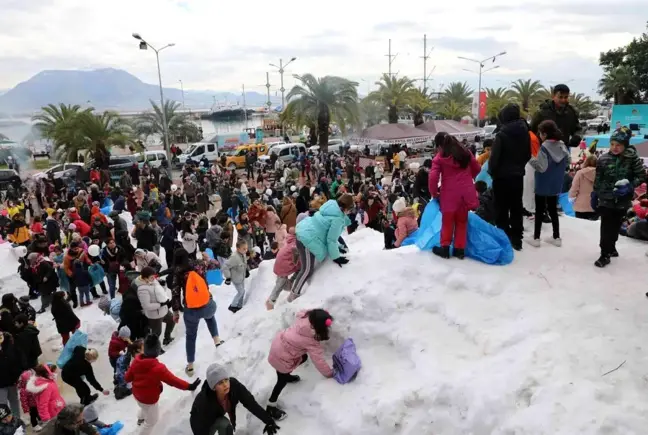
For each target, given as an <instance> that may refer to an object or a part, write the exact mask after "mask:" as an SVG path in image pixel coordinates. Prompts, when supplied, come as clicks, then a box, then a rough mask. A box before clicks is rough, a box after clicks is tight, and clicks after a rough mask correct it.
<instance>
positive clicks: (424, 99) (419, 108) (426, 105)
mask: <svg viewBox="0 0 648 435" xmlns="http://www.w3.org/2000/svg"><path fill="white" fill-rule="evenodd" d="M409 106H410V107H409V108H410V111H411V112H412V117H413V118H414V127H418V126H419V125H421V124H423V122H424V121H425V120H424V119H423V114H424V113H425V112H429V111H430V110H432V108H433V105H432V100H431V99H430V96H429V95H427V93H425V92H424V91H422V90H420V89H414V90H413V91H412V94H411V96H410V105H409Z"/></svg>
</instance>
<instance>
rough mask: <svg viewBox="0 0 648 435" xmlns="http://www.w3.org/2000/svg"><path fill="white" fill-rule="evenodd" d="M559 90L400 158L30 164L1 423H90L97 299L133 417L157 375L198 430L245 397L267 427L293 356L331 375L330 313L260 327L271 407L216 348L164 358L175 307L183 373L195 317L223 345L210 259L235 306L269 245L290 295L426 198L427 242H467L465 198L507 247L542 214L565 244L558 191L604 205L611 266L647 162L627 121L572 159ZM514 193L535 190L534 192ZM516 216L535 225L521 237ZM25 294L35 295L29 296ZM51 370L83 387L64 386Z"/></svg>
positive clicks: (582, 212) (66, 426)
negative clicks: (266, 338)
mask: <svg viewBox="0 0 648 435" xmlns="http://www.w3.org/2000/svg"><path fill="white" fill-rule="evenodd" d="M568 95H569V89H567V88H566V87H565V86H564V85H561V86H556V87H555V88H554V99H553V101H549V102H547V103H545V105H543V107H542V110H540V111H539V112H538V114H537V115H536V117H535V118H534V119H533V121H532V122H531V124H530V125H529V124H527V122H526V120H525V119H523V118H522V116H521V111H520V108H519V107H518V106H517V105H515V104H509V105H507V106H505V107H504V108H503V109H502V111H501V112H500V114H499V121H500V124H499V126H498V128H497V130H496V133H495V138H494V139H493V140H487V141H484V143H483V150H482V151H481V153H479V154H478V155H476V154H477V152H476V147H475V146H466V145H465V144H462V143H461V142H460V141H459V140H457V138H455V137H453V136H452V135H449V134H446V133H439V134H437V136H436V137H435V141H434V143H435V151H434V154H433V155H430V156H429V158H426V159H424V162H423V163H422V164H420V165H418V164H414V165H408V164H407V163H406V159H407V157H408V154H409V153H410V152H411V151H410V150H408V149H407V147H405V146H403V147H400V146H395V147H393V148H392V149H391V150H390V151H389V153H388V155H389V157H388V158H386V159H383V161H380V160H379V159H375V160H370V159H362V161H361V159H360V156H359V155H358V154H356V153H350V152H346V153H345V155H343V156H338V155H335V154H331V155H328V154H326V153H324V152H320V153H319V154H317V155H313V154H307V153H301V154H300V156H298V157H295V158H294V159H293V160H292V161H284V160H282V159H279V158H277V157H276V155H275V157H273V158H272V159H270V162H269V163H268V164H264V165H254V166H253V167H251V168H247V170H246V171H245V172H246V174H245V175H246V176H244V175H241V174H237V173H236V172H235V171H229V170H228V169H227V168H225V167H224V166H223V165H222V164H221V163H222V162H213V164H212V163H210V162H207V161H200V162H193V161H189V162H187V164H186V165H185V166H184V167H183V168H182V173H181V175H180V179H179V181H175V182H174V180H173V178H174V177H173V176H172V174H171V171H170V170H169V168H168V166H167V165H166V162H164V163H163V165H162V166H161V167H159V168H149V167H148V166H147V165H146V164H145V165H144V166H143V167H141V168H140V167H139V166H138V165H137V164H135V165H133V167H132V168H131V169H130V170H129V171H125V172H124V173H123V174H122V175H121V176H120V178H119V180H115V181H114V182H113V181H111V180H110V178H109V177H108V179H106V178H105V171H102V170H100V169H97V170H95V171H93V172H92V173H91V177H90V178H91V180H90V183H88V185H85V184H82V183H73V182H72V183H71V182H62V181H61V180H60V179H55V178H53V177H50V178H45V179H41V180H37V181H36V180H34V182H33V183H31V186H30V188H29V189H28V190H26V191H25V192H21V191H16V190H15V189H13V190H11V191H8V192H7V200H6V204H5V207H4V208H3V209H2V212H1V213H2V219H0V231H1V232H2V237H3V238H7V239H8V240H9V241H10V242H12V243H13V244H14V248H13V249H14V252H15V253H16V255H17V257H18V259H19V269H18V272H19V274H20V277H21V278H22V279H23V280H24V281H25V283H26V285H27V287H28V288H29V294H28V295H27V296H23V297H21V298H16V297H15V296H14V295H13V294H12V293H6V294H4V295H3V297H2V305H1V306H0V331H2V333H1V334H0V373H1V375H0V382H1V384H0V417H1V418H0V421H1V422H0V433H1V434H3V435H4V434H13V433H14V432H12V430H13V431H15V429H17V428H18V427H20V426H21V425H22V421H21V419H20V415H21V411H22V412H23V413H24V414H25V416H28V417H29V419H30V423H31V427H32V428H33V429H34V430H35V431H41V430H42V431H43V432H44V433H47V434H48V435H49V434H53V435H64V434H65V435H67V434H78V433H86V434H95V433H97V430H98V429H100V428H102V427H103V428H105V427H106V426H107V425H106V424H105V423H102V422H101V421H99V420H98V417H97V416H96V412H94V408H93V403H94V402H95V401H96V400H98V398H99V397H100V395H104V396H110V395H111V391H110V390H109V389H108V388H105V387H104V385H105V384H106V383H107V382H109V381H110V380H106V379H101V380H99V379H97V378H96V376H95V374H94V370H93V363H95V362H96V361H97V360H98V359H99V358H102V357H103V356H102V355H100V354H99V352H98V351H97V350H96V349H92V348H90V347H88V346H87V340H85V341H84V340H83V336H84V333H83V331H82V330H83V326H84V325H82V324H81V321H80V319H79V317H78V315H77V314H78V312H79V311H78V310H82V309H84V308H85V307H87V306H89V305H92V304H94V303H95V302H97V305H98V307H99V308H100V310H101V311H103V312H104V313H105V314H106V315H110V316H111V317H112V318H113V319H114V321H115V326H114V330H113V331H111V332H110V333H111V334H112V335H111V337H110V344H109V346H108V352H107V353H108V354H107V355H106V356H105V357H106V358H108V360H109V362H110V365H111V367H112V368H113V374H114V376H113V379H112V382H113V386H114V388H113V391H112V393H113V395H114V398H115V399H116V400H123V399H124V398H126V397H129V396H133V398H134V400H135V401H136V403H137V405H138V408H139V413H138V417H137V420H138V425H140V426H141V433H142V434H145V435H146V434H151V433H155V431H156V429H155V428H156V424H157V422H158V420H159V406H158V403H159V399H160V395H161V394H163V393H162V384H168V385H170V386H172V387H174V388H177V389H180V390H185V391H196V390H198V391H199V393H197V394H196V396H195V397H194V399H193V400H194V401H193V406H192V410H191V417H190V426H191V430H192V431H193V433H194V434H197V435H203V434H220V435H223V434H232V433H233V431H234V430H235V428H236V406H237V405H238V404H239V403H240V404H241V405H243V406H244V407H245V408H247V409H248V410H249V411H250V412H251V413H252V414H253V415H254V416H255V417H256V418H258V419H259V420H260V421H261V422H262V423H263V424H264V433H268V434H270V435H273V434H275V433H277V432H278V431H279V429H280V428H279V426H278V424H277V422H278V421H281V420H283V419H284V418H285V417H286V411H285V410H284V409H282V407H281V406H280V405H279V404H278V398H279V395H280V394H281V393H282V391H283V389H284V388H285V387H286V385H288V384H290V383H295V382H299V380H300V377H299V376H298V375H295V374H293V372H294V371H295V370H296V369H297V368H298V367H299V366H301V365H302V364H303V363H304V362H306V361H307V360H308V359H309V358H310V360H311V361H312V362H313V364H314V365H315V367H316V368H317V370H318V371H319V372H320V373H321V374H322V375H323V376H324V377H325V378H331V377H333V374H334V369H333V368H332V367H331V365H330V364H329V363H328V362H327V360H326V358H325V356H324V351H323V349H322V346H321V342H322V341H326V340H328V338H329V330H330V328H331V326H332V325H333V317H332V315H331V314H330V313H328V312H327V311H326V310H324V309H322V308H315V309H311V310H308V311H304V312H300V313H299V314H298V315H297V318H296V319H295V322H294V324H293V325H292V326H290V327H289V328H287V329H286V330H283V331H279V332H278V334H277V335H276V337H275V339H274V340H273V341H272V343H269V347H268V361H269V364H270V366H271V368H272V369H273V370H274V371H275V372H276V376H277V380H276V384H275V386H274V388H273V389H272V392H271V394H270V396H269V398H268V399H267V403H266V406H265V407H264V406H261V405H260V404H259V402H258V401H257V399H256V398H255V397H254V395H253V394H252V393H251V392H250V391H249V390H248V388H247V387H246V386H245V385H244V384H243V383H242V382H241V381H239V380H237V378H236V377H234V376H233V374H231V373H229V372H228V370H227V369H226V368H225V367H223V366H220V365H217V364H212V365H210V366H209V367H208V368H207V370H206V372H205V373H206V376H205V378H206V379H205V381H204V382H201V380H200V379H199V378H197V379H195V380H193V381H186V380H183V379H181V378H178V377H176V376H175V375H173V374H172V373H171V372H170V371H169V370H168V369H167V367H166V366H165V365H164V364H163V363H162V362H160V361H159V360H158V357H159V356H160V355H161V354H162V353H164V352H165V350H164V348H166V347H168V346H172V345H173V341H174V334H173V332H174V328H175V325H176V324H177V323H178V322H179V321H180V319H181V318H182V320H183V322H184V324H185V336H186V337H185V338H186V339H185V353H186V363H187V364H186V367H185V372H186V375H187V376H188V377H190V378H191V377H193V376H194V375H195V367H194V364H195V361H196V339H197V334H198V326H199V323H200V321H201V320H204V321H205V323H206V325H207V329H208V332H209V334H210V336H211V338H212V340H213V345H214V347H215V348H218V349H219V350H221V349H225V350H226V347H227V346H226V340H225V339H224V338H223V337H221V335H220V333H219V328H218V322H217V318H216V303H215V301H214V300H213V298H212V295H211V293H210V290H209V284H210V282H211V281H210V280H211V278H209V277H210V276H212V275H213V274H212V272H214V271H216V270H220V272H221V275H222V278H223V280H224V284H225V285H231V286H232V287H233V289H234V290H235V292H234V293H235V294H234V296H233V299H232V301H231V303H230V305H229V307H228V309H229V311H231V312H232V313H234V315H236V313H238V312H240V311H241V310H244V309H245V304H246V290H247V289H246V285H248V282H247V281H246V279H247V278H248V277H249V276H250V271H251V270H253V269H255V268H257V267H259V264H260V263H261V262H262V261H269V260H274V264H273V266H272V267H273V271H274V273H275V275H276V282H275V284H274V286H273V288H272V291H271V292H270V293H269V294H268V297H267V300H266V302H265V306H266V308H267V309H268V310H272V309H273V308H274V307H275V305H276V304H277V303H278V300H279V298H280V297H281V295H282V294H283V293H284V292H285V293H286V294H287V296H286V298H285V299H286V301H287V302H288V303H290V302H292V301H294V300H295V299H297V298H299V297H300V296H302V294H303V292H304V286H305V284H306V282H307V281H308V280H309V279H311V278H312V277H313V274H314V272H315V263H316V262H322V261H325V260H326V259H331V260H332V262H334V263H336V264H337V265H338V266H339V267H348V264H349V258H348V257H347V255H346V254H347V253H348V246H347V243H346V242H345V240H344V238H343V235H344V234H351V233H353V232H354V231H356V230H357V229H358V228H362V227H368V228H371V229H373V230H375V231H379V232H381V233H383V236H384V243H385V249H397V248H399V247H400V246H402V244H403V243H404V242H405V240H406V239H407V238H408V237H409V236H411V235H412V234H413V233H414V232H415V231H416V230H417V229H418V227H419V225H420V223H421V216H422V214H423V213H424V211H425V208H426V206H428V205H429V204H430V202H431V201H433V200H438V201H439V206H440V210H441V214H442V225H441V237H440V246H437V247H435V248H434V249H433V252H434V254H436V255H437V256H439V257H441V258H444V259H449V258H451V257H454V258H458V259H463V258H465V256H466V244H467V231H468V225H467V222H468V214H469V213H470V212H471V211H474V212H475V213H476V214H477V215H478V216H479V217H481V218H482V219H484V220H485V221H487V222H489V223H491V224H493V225H495V226H497V227H499V228H500V229H502V230H503V231H504V232H505V233H506V234H507V236H508V238H509V240H510V242H511V245H512V247H513V248H514V249H516V250H521V249H522V242H523V240H525V241H526V242H527V243H528V244H529V245H531V246H533V247H540V246H541V239H540V237H541V234H542V230H543V228H542V224H543V223H544V222H547V223H548V222H551V224H552V234H551V237H550V238H548V239H547V241H548V242H549V243H551V244H552V245H554V246H557V247H560V246H561V245H562V239H561V232H560V225H559V218H558V216H559V211H560V207H559V204H558V196H559V195H560V194H561V193H564V192H568V193H569V197H570V198H571V202H572V203H573V208H574V209H575V211H576V217H578V218H582V219H589V220H592V219H598V218H599V217H600V219H601V230H600V257H599V258H598V260H597V261H596V262H595V264H596V266H598V267H605V266H607V265H608V264H609V263H610V262H611V258H613V257H617V256H619V253H618V251H617V250H616V241H617V238H618V235H619V233H620V232H623V231H624V229H623V228H622V227H623V225H624V219H625V218H626V215H627V211H628V209H629V208H631V205H632V201H633V199H635V198H634V189H635V188H636V187H638V186H640V185H641V183H643V181H644V179H645V170H644V168H643V165H642V164H641V161H640V159H639V158H638V157H637V154H636V151H635V150H634V147H632V146H631V145H630V137H631V132H630V131H629V130H628V129H627V128H619V129H617V130H616V131H614V132H613V133H612V136H611V146H610V150H609V152H608V153H606V154H603V155H601V156H600V157H597V155H596V154H594V153H590V154H589V155H584V156H583V158H582V159H581V160H578V161H576V162H572V157H571V152H570V147H573V146H578V144H579V143H580V141H581V138H580V136H579V131H578V128H577V126H578V115H577V113H576V112H575V111H574V110H573V109H572V108H571V106H570V105H569V104H568V100H567V96H568ZM367 160H370V161H371V162H373V163H370V164H367ZM255 172H256V173H255ZM574 173H575V175H574ZM529 176H531V178H532V182H531V183H528V182H527V179H528V178H529ZM525 195H526V196H529V195H531V196H532V198H533V201H532V204H531V206H528V207H527V204H525V203H524V200H523V197H524V196H525ZM218 202H220V204H218ZM641 204H643V203H641V202H640V205H641ZM642 206H643V205H642ZM636 211H637V210H635V212H636ZM126 214H128V215H130V218H131V219H125V216H126ZM637 214H638V213H637ZM525 215H526V216H527V217H528V218H529V219H530V220H531V221H533V226H534V228H533V234H532V236H529V237H526V238H525V237H524V236H523V234H524V225H523V222H524V216H525ZM645 215H646V213H643V216H645ZM129 220H132V227H131V224H130V223H129V222H128V221H129ZM628 233H630V230H629V229H628ZM315 279H319V278H315ZM37 298H39V299H40V307H39V310H38V311H36V310H35V309H34V308H33V307H32V306H31V300H33V299H37ZM46 313H47V314H51V315H52V317H53V318H54V321H55V324H56V328H57V331H58V333H59V334H60V335H61V342H62V344H63V346H64V347H63V353H62V354H66V355H67V357H66V358H65V359H64V360H63V361H61V360H59V361H58V362H59V363H61V364H60V367H59V366H56V365H52V364H43V363H42V362H41V359H42V351H41V348H40V344H39V339H38V335H39V330H38V329H37V326H36V320H37V316H39V315H45V314H46ZM222 346H224V347H222ZM58 373H60V377H61V380H62V381H63V382H65V383H66V384H68V385H70V386H71V387H72V388H73V389H74V391H75V392H76V394H77V396H78V403H72V404H66V403H65V401H64V400H63V398H62V396H61V394H60V392H59V390H58V386H57V382H56V379H57V376H58ZM201 384H202V387H201ZM91 388H93V389H94V390H96V392H95V393H94V394H93V393H92V389H91ZM86 414H87V415H86ZM158 430H159V428H158Z"/></svg>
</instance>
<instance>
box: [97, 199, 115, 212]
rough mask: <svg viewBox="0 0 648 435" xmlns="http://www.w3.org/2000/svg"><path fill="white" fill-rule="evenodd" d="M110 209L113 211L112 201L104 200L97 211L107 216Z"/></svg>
mask: <svg viewBox="0 0 648 435" xmlns="http://www.w3.org/2000/svg"><path fill="white" fill-rule="evenodd" d="M112 209H113V202H112V199H110V198H106V199H105V200H104V203H103V205H102V206H101V208H100V209H99V210H100V211H101V213H102V214H105V215H106V216H108V214H110V212H111V211H112Z"/></svg>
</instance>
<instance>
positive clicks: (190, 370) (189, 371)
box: [185, 364, 194, 376]
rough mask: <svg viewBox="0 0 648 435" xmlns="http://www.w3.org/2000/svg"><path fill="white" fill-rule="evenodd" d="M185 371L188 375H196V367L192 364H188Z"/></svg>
mask: <svg viewBox="0 0 648 435" xmlns="http://www.w3.org/2000/svg"><path fill="white" fill-rule="evenodd" d="M185 373H186V374H187V376H193V375H194V367H193V365H192V364H187V367H185Z"/></svg>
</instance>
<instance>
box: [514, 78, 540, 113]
mask: <svg viewBox="0 0 648 435" xmlns="http://www.w3.org/2000/svg"><path fill="white" fill-rule="evenodd" d="M511 88H512V89H511V98H512V99H513V100H514V101H515V102H517V103H518V104H519V105H520V106H521V108H522V110H524V111H525V112H528V111H529V107H530V106H531V104H532V103H534V102H535V101H537V100H538V96H539V94H540V92H541V91H542V89H543V87H542V85H541V84H540V82H539V81H538V80H531V79H528V80H522V79H518V80H517V81H515V82H513V83H512V85H511Z"/></svg>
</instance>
